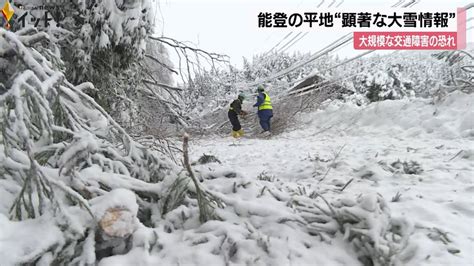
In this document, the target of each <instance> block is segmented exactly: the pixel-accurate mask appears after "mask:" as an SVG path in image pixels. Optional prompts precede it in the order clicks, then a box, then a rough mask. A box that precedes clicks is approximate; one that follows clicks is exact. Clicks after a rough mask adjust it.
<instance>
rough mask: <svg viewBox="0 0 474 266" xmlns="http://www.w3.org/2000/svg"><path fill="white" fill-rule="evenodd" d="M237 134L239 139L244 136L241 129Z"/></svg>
mask: <svg viewBox="0 0 474 266" xmlns="http://www.w3.org/2000/svg"><path fill="white" fill-rule="evenodd" d="M237 132H238V133H239V137H243V136H244V130H243V129H241V130H239V131H237Z"/></svg>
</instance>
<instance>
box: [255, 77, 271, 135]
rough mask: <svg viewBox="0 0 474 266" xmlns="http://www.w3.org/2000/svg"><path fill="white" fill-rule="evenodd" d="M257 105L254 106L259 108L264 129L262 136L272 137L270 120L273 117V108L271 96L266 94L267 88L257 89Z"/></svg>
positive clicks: (260, 87) (259, 87)
mask: <svg viewBox="0 0 474 266" xmlns="http://www.w3.org/2000/svg"><path fill="white" fill-rule="evenodd" d="M257 92H258V96H257V103H255V104H254V105H253V106H254V107H258V113H257V114H258V119H259V120H260V126H261V127H262V129H263V132H262V134H265V135H270V119H271V118H272V117H273V107H272V102H271V99H270V96H268V94H267V93H266V92H265V88H264V87H263V86H262V85H260V86H258V88H257Z"/></svg>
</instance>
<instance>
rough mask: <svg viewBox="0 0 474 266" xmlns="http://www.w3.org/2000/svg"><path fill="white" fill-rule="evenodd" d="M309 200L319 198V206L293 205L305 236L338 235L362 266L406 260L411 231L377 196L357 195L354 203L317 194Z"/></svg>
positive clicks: (325, 237)
mask: <svg viewBox="0 0 474 266" xmlns="http://www.w3.org/2000/svg"><path fill="white" fill-rule="evenodd" d="M312 198H315V199H317V198H320V199H321V203H322V204H318V203H316V204H315V203H314V202H312V201H307V202H305V201H296V202H295V205H296V209H297V210H298V211H299V212H301V216H302V217H303V219H304V220H305V221H306V222H307V230H308V232H309V233H311V234H313V235H316V236H319V237H320V238H321V240H323V241H330V239H331V238H332V237H334V236H336V235H337V234H342V235H343V238H344V239H345V240H347V241H348V242H349V243H350V244H351V246H352V247H353V249H354V250H355V252H356V253H357V255H358V259H359V260H360V261H361V262H362V263H363V264H364V265H397V263H400V262H401V261H402V260H407V259H409V258H406V256H405V255H404V250H405V248H406V247H407V246H408V239H409V237H410V235H411V233H412V232H411V231H412V228H411V226H409V224H408V222H407V221H405V220H403V219H395V218H393V217H391V216H390V209H389V208H388V206H387V203H386V202H385V200H384V198H383V197H382V196H381V195H380V194H374V193H369V194H361V195H359V196H358V197H357V198H356V199H355V200H353V199H350V198H342V199H338V200H337V201H334V202H332V203H329V202H328V201H327V200H326V199H325V198H324V197H323V196H322V195H320V194H318V193H315V194H314V195H313V197H312Z"/></svg>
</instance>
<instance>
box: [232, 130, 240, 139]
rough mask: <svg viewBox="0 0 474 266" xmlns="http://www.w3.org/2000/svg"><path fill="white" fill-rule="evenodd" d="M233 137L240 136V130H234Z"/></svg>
mask: <svg viewBox="0 0 474 266" xmlns="http://www.w3.org/2000/svg"><path fill="white" fill-rule="evenodd" d="M232 137H234V138H238V137H239V132H238V131H234V130H232Z"/></svg>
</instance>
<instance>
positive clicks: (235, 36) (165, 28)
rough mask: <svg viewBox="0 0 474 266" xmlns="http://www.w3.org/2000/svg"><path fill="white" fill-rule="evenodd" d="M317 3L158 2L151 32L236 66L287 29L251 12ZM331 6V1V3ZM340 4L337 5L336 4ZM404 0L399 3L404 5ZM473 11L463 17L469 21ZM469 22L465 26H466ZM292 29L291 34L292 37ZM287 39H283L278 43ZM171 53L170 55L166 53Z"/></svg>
mask: <svg viewBox="0 0 474 266" xmlns="http://www.w3.org/2000/svg"><path fill="white" fill-rule="evenodd" d="M321 2H322V0H313V1H311V0H239V1H237V0H225V1H224V0H221V1H217V0H163V1H159V8H158V10H157V11H158V12H157V14H156V19H157V21H158V23H157V24H158V25H157V29H156V34H157V35H164V36H167V37H172V38H175V39H177V40H180V41H189V42H192V43H194V44H196V45H198V46H199V47H200V48H202V49H205V50H208V51H212V52H218V53H223V54H227V55H229V56H230V62H231V63H232V64H233V65H235V66H237V67H240V66H241V65H242V57H244V56H245V57H247V58H251V57H252V56H253V55H254V54H256V53H262V52H266V51H269V50H270V49H272V47H274V46H275V45H276V44H277V43H278V42H280V41H281V40H282V39H283V38H284V37H285V36H286V35H287V34H288V33H289V32H290V31H292V29H259V28H258V25H257V17H256V12H258V11H269V10H270V9H275V8H278V9H280V10H282V11H286V10H288V11H287V13H289V11H290V10H295V9H297V10H300V12H301V13H303V12H309V11H313V12H315V11H316V8H317V6H318V5H319V4H320V3H321ZM333 2H334V3H333ZM341 2H342V3H341ZM397 2H398V1H397V0H391V1H386V0H385V1H381V0H362V1H361V0H344V1H343V0H335V1H334V0H325V1H324V3H323V4H322V5H321V8H327V7H328V6H329V5H331V3H333V4H332V7H333V8H334V7H336V6H338V5H339V7H340V8H357V9H356V10H360V11H366V10H368V9H371V8H388V7H390V6H392V5H394V4H395V3H397ZM408 2H409V1H408V0H406V1H404V3H408ZM468 3H470V1H466V0H464V1H463V0H449V1H448V0H421V1H420V2H419V3H418V4H417V5H415V7H416V8H420V7H421V8H423V7H431V8H433V7H440V8H443V7H446V8H453V7H454V8H456V7H463V6H465V5H467V4H468ZM473 11H474V10H473V9H471V10H470V11H469V12H468V15H467V17H468V18H469V17H473V13H474V12H473ZM471 25H473V21H469V22H468V26H467V27H468V28H469V27H470V26H471ZM473 32H474V31H473V30H470V31H468V34H467V39H468V42H473V37H472V36H474V34H472V33H473ZM296 33H298V31H295V33H293V35H292V36H295V35H296ZM343 34H344V32H341V31H337V30H336V31H332V32H328V31H325V32H320V31H319V32H318V31H311V32H309V33H308V34H307V35H306V36H305V37H304V38H302V39H301V40H300V41H299V42H297V43H296V44H295V45H293V46H291V47H290V48H289V49H288V50H287V51H288V52H293V51H301V52H316V51H317V50H318V49H321V48H323V47H324V46H325V45H327V44H329V43H331V42H332V41H334V40H336V39H337V38H338V37H340V36H341V35H343ZM289 39H291V38H288V39H287V40H285V41H283V42H282V44H284V43H285V42H286V41H289ZM360 52H361V51H354V50H353V49H352V45H347V46H346V47H345V48H344V49H341V50H339V51H338V54H339V55H340V56H341V57H349V56H352V55H355V54H358V53H360ZM171 54H172V53H171Z"/></svg>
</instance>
